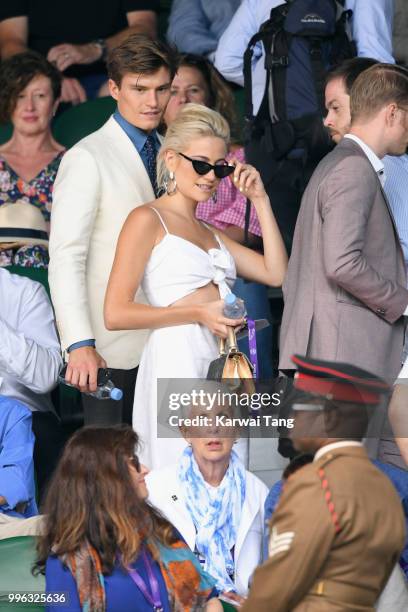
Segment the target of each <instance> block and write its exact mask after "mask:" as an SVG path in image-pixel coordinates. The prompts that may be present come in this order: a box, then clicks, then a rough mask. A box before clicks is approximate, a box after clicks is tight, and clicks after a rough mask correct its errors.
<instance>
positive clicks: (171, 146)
mask: <svg viewBox="0 0 408 612" xmlns="http://www.w3.org/2000/svg"><path fill="white" fill-rule="evenodd" d="M205 136H213V137H215V138H221V139H222V140H223V141H224V142H225V146H226V147H227V148H228V145H229V140H230V129H229V127H228V123H227V121H226V120H225V119H224V117H222V116H221V115H220V113H217V112H216V111H214V110H212V109H211V108H208V107H207V106H203V105H202V104H186V105H185V106H183V108H182V109H180V112H179V114H178V115H177V117H176V119H175V120H174V121H173V122H172V123H171V125H169V127H168V128H167V132H166V136H165V137H164V141H163V145H162V147H161V149H160V151H159V155H158V158H157V184H158V185H159V187H164V185H165V184H166V181H167V180H168V170H167V168H166V164H165V162H164V156H165V153H166V151H175V152H176V153H181V152H183V151H184V149H185V148H186V147H188V145H189V144H191V142H193V141H194V140H196V139H197V138H203V137H205Z"/></svg>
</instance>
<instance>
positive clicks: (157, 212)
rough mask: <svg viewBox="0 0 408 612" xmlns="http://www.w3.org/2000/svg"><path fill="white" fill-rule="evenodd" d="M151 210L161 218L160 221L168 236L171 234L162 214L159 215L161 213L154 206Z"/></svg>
mask: <svg viewBox="0 0 408 612" xmlns="http://www.w3.org/2000/svg"><path fill="white" fill-rule="evenodd" d="M150 208H151V209H152V210H154V212H155V213H156V215H157V216H158V217H159V219H160V223H161V224H162V226H163V227H164V230H165V232H166V234H170V232H169V230H168V229H167V226H166V224H165V222H164V221H163V217H162V216H161V214H160V213H159V211H158V210H157V208H154V207H153V206H150Z"/></svg>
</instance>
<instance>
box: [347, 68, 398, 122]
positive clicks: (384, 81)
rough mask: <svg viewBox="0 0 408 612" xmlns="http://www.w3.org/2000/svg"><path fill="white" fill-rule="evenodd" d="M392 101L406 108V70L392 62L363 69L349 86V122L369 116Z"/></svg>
mask: <svg viewBox="0 0 408 612" xmlns="http://www.w3.org/2000/svg"><path fill="white" fill-rule="evenodd" d="M393 102H394V103H395V104H396V105H397V106H400V107H406V108H408V70H406V69H405V68H402V67H401V66H395V65H394V64H376V65H375V66H372V67H371V68H368V70H364V72H362V73H361V74H360V76H359V77H357V79H356V81H355V82H354V84H353V86H352V88H351V92H350V112H351V122H352V123H355V122H356V121H358V120H359V119H362V118H371V117H373V116H374V115H376V114H377V113H378V112H379V111H380V110H381V109H382V108H384V106H387V105H388V104H392V103H393Z"/></svg>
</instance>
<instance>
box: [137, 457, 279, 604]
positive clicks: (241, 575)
mask: <svg viewBox="0 0 408 612" xmlns="http://www.w3.org/2000/svg"><path fill="white" fill-rule="evenodd" d="M146 483H147V488H148V490H149V502H150V503H151V504H152V505H153V506H155V507H156V508H157V509H158V510H160V511H161V512H162V514H163V515H164V516H165V517H166V518H167V520H168V521H170V523H172V524H173V525H174V527H175V528H176V529H177V530H178V531H179V532H180V533H181V535H182V536H183V538H184V539H185V541H186V542H187V544H188V545H189V547H190V548H191V550H194V548H195V541H196V530H195V527H194V523H193V520H192V518H191V515H190V514H189V512H188V510H187V507H186V505H185V502H184V499H183V493H182V490H181V486H180V483H179V480H178V478H177V464H175V465H171V466H168V467H166V468H162V469H160V470H152V471H151V472H150V473H149V474H148V475H147V477H146ZM267 495H268V488H267V487H266V485H265V484H264V483H263V482H262V481H261V480H259V478H258V477H257V476H255V475H254V474H251V472H248V471H247V472H246V495H245V502H244V505H243V508H242V517H241V523H240V525H239V529H238V534H237V540H236V542H235V547H234V559H235V586H236V589H237V592H238V593H239V594H240V595H246V593H247V592H248V588H249V583H250V578H251V576H252V574H253V572H254V570H255V568H256V567H257V566H258V565H259V564H260V563H261V562H262V536H263V527H264V503H265V499H266V496H267Z"/></svg>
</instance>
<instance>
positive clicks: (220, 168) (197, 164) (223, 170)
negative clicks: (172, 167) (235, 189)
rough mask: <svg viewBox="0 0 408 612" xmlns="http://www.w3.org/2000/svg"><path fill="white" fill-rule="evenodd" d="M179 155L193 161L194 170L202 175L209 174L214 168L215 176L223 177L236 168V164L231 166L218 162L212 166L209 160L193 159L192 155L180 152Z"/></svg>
mask: <svg viewBox="0 0 408 612" xmlns="http://www.w3.org/2000/svg"><path fill="white" fill-rule="evenodd" d="M179 155H181V157H184V159H187V161H189V162H191V163H192V166H193V168H194V170H195V171H196V172H197V174H199V175H200V176H204V174H208V173H209V172H211V170H214V174H215V176H216V177H217V178H219V179H222V178H225V177H226V176H229V175H230V174H232V173H233V172H234V170H235V166H229V165H228V164H216V165H215V166H212V165H211V164H209V163H208V162H205V161H202V160H201V159H191V157H187V155H184V153H179Z"/></svg>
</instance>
